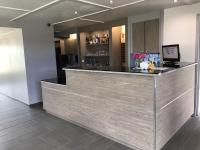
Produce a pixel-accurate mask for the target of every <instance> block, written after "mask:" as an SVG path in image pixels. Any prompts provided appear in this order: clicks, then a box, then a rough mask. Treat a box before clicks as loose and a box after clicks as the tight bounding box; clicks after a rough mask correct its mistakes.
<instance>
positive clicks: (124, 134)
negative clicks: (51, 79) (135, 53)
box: [43, 71, 154, 150]
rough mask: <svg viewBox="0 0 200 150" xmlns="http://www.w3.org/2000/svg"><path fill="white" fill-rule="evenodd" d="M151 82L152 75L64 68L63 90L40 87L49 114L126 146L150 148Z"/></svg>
mask: <svg viewBox="0 0 200 150" xmlns="http://www.w3.org/2000/svg"><path fill="white" fill-rule="evenodd" d="M141 83H142V84H141ZM153 84H154V82H153V78H152V77H145V76H134V75H119V74H107V73H94V72H90V73H88V72H76V71H67V87H66V91H62V90H61V91H60V92H59V90H60V89H58V90H56V89H55V88H52V87H51V88H48V87H43V98H44V101H46V103H45V109H46V110H47V111H48V112H50V113H52V114H56V115H58V116H62V118H65V119H66V120H69V121H73V122H76V123H77V124H81V125H82V126H86V127H88V128H90V129H92V130H93V131H95V132H97V133H101V134H102V135H104V136H106V137H109V138H110V137H111V138H113V139H117V140H118V141H120V142H121V143H124V144H126V145H127V146H129V147H132V148H136V147H137V148H138V149H143V150H153V146H154V145H153V144H154V124H153V120H154V111H153V110H154V109H153V108H154V107H153V105H154V101H153V99H154V95H153V88H152V87H153ZM144 89H145V91H146V92H145V93H144V92H143V91H144Z"/></svg>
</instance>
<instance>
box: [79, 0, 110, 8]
mask: <svg viewBox="0 0 200 150" xmlns="http://www.w3.org/2000/svg"><path fill="white" fill-rule="evenodd" d="M76 1H78V2H81V3H85V4H90V5H93V6H98V7H103V8H109V9H112V7H109V6H106V5H102V4H98V3H94V2H91V1H87V0H76Z"/></svg>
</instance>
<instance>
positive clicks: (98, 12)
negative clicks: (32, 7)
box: [51, 9, 110, 25]
mask: <svg viewBox="0 0 200 150" xmlns="http://www.w3.org/2000/svg"><path fill="white" fill-rule="evenodd" d="M108 10H110V9H104V10H101V11H97V12H94V13H90V14H86V15H82V16H79V17H75V18H72V19H68V20H64V21H60V22H56V23H52V24H51V25H57V24H61V23H66V22H70V21H74V20H76V19H80V18H84V17H88V16H92V15H96V14H100V13H102V12H106V11H108Z"/></svg>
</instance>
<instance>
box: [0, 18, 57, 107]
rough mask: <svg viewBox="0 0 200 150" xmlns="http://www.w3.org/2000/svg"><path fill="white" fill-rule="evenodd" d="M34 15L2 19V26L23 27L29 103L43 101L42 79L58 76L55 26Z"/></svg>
mask: <svg viewBox="0 0 200 150" xmlns="http://www.w3.org/2000/svg"><path fill="white" fill-rule="evenodd" d="M47 23H48V21H46V20H41V19H36V18H34V17H27V18H23V19H21V20H19V21H16V22H15V21H14V22H9V21H7V20H3V19H1V22H0V27H12V28H21V29H22V33H23V39H24V54H25V65H26V73H27V84H28V103H26V104H28V105H30V104H35V103H38V102H40V101H42V97H41V87H40V80H43V79H48V78H54V77H56V76H57V75H56V58H55V45H54V31H53V27H48V26H47Z"/></svg>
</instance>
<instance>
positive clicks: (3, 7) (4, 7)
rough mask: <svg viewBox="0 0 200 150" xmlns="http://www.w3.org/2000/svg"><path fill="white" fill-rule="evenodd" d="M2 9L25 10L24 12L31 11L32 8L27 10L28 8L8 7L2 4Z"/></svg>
mask: <svg viewBox="0 0 200 150" xmlns="http://www.w3.org/2000/svg"><path fill="white" fill-rule="evenodd" d="M0 9H9V10H17V11H24V12H28V11H30V10H27V9H21V8H14V7H6V6H0Z"/></svg>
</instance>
